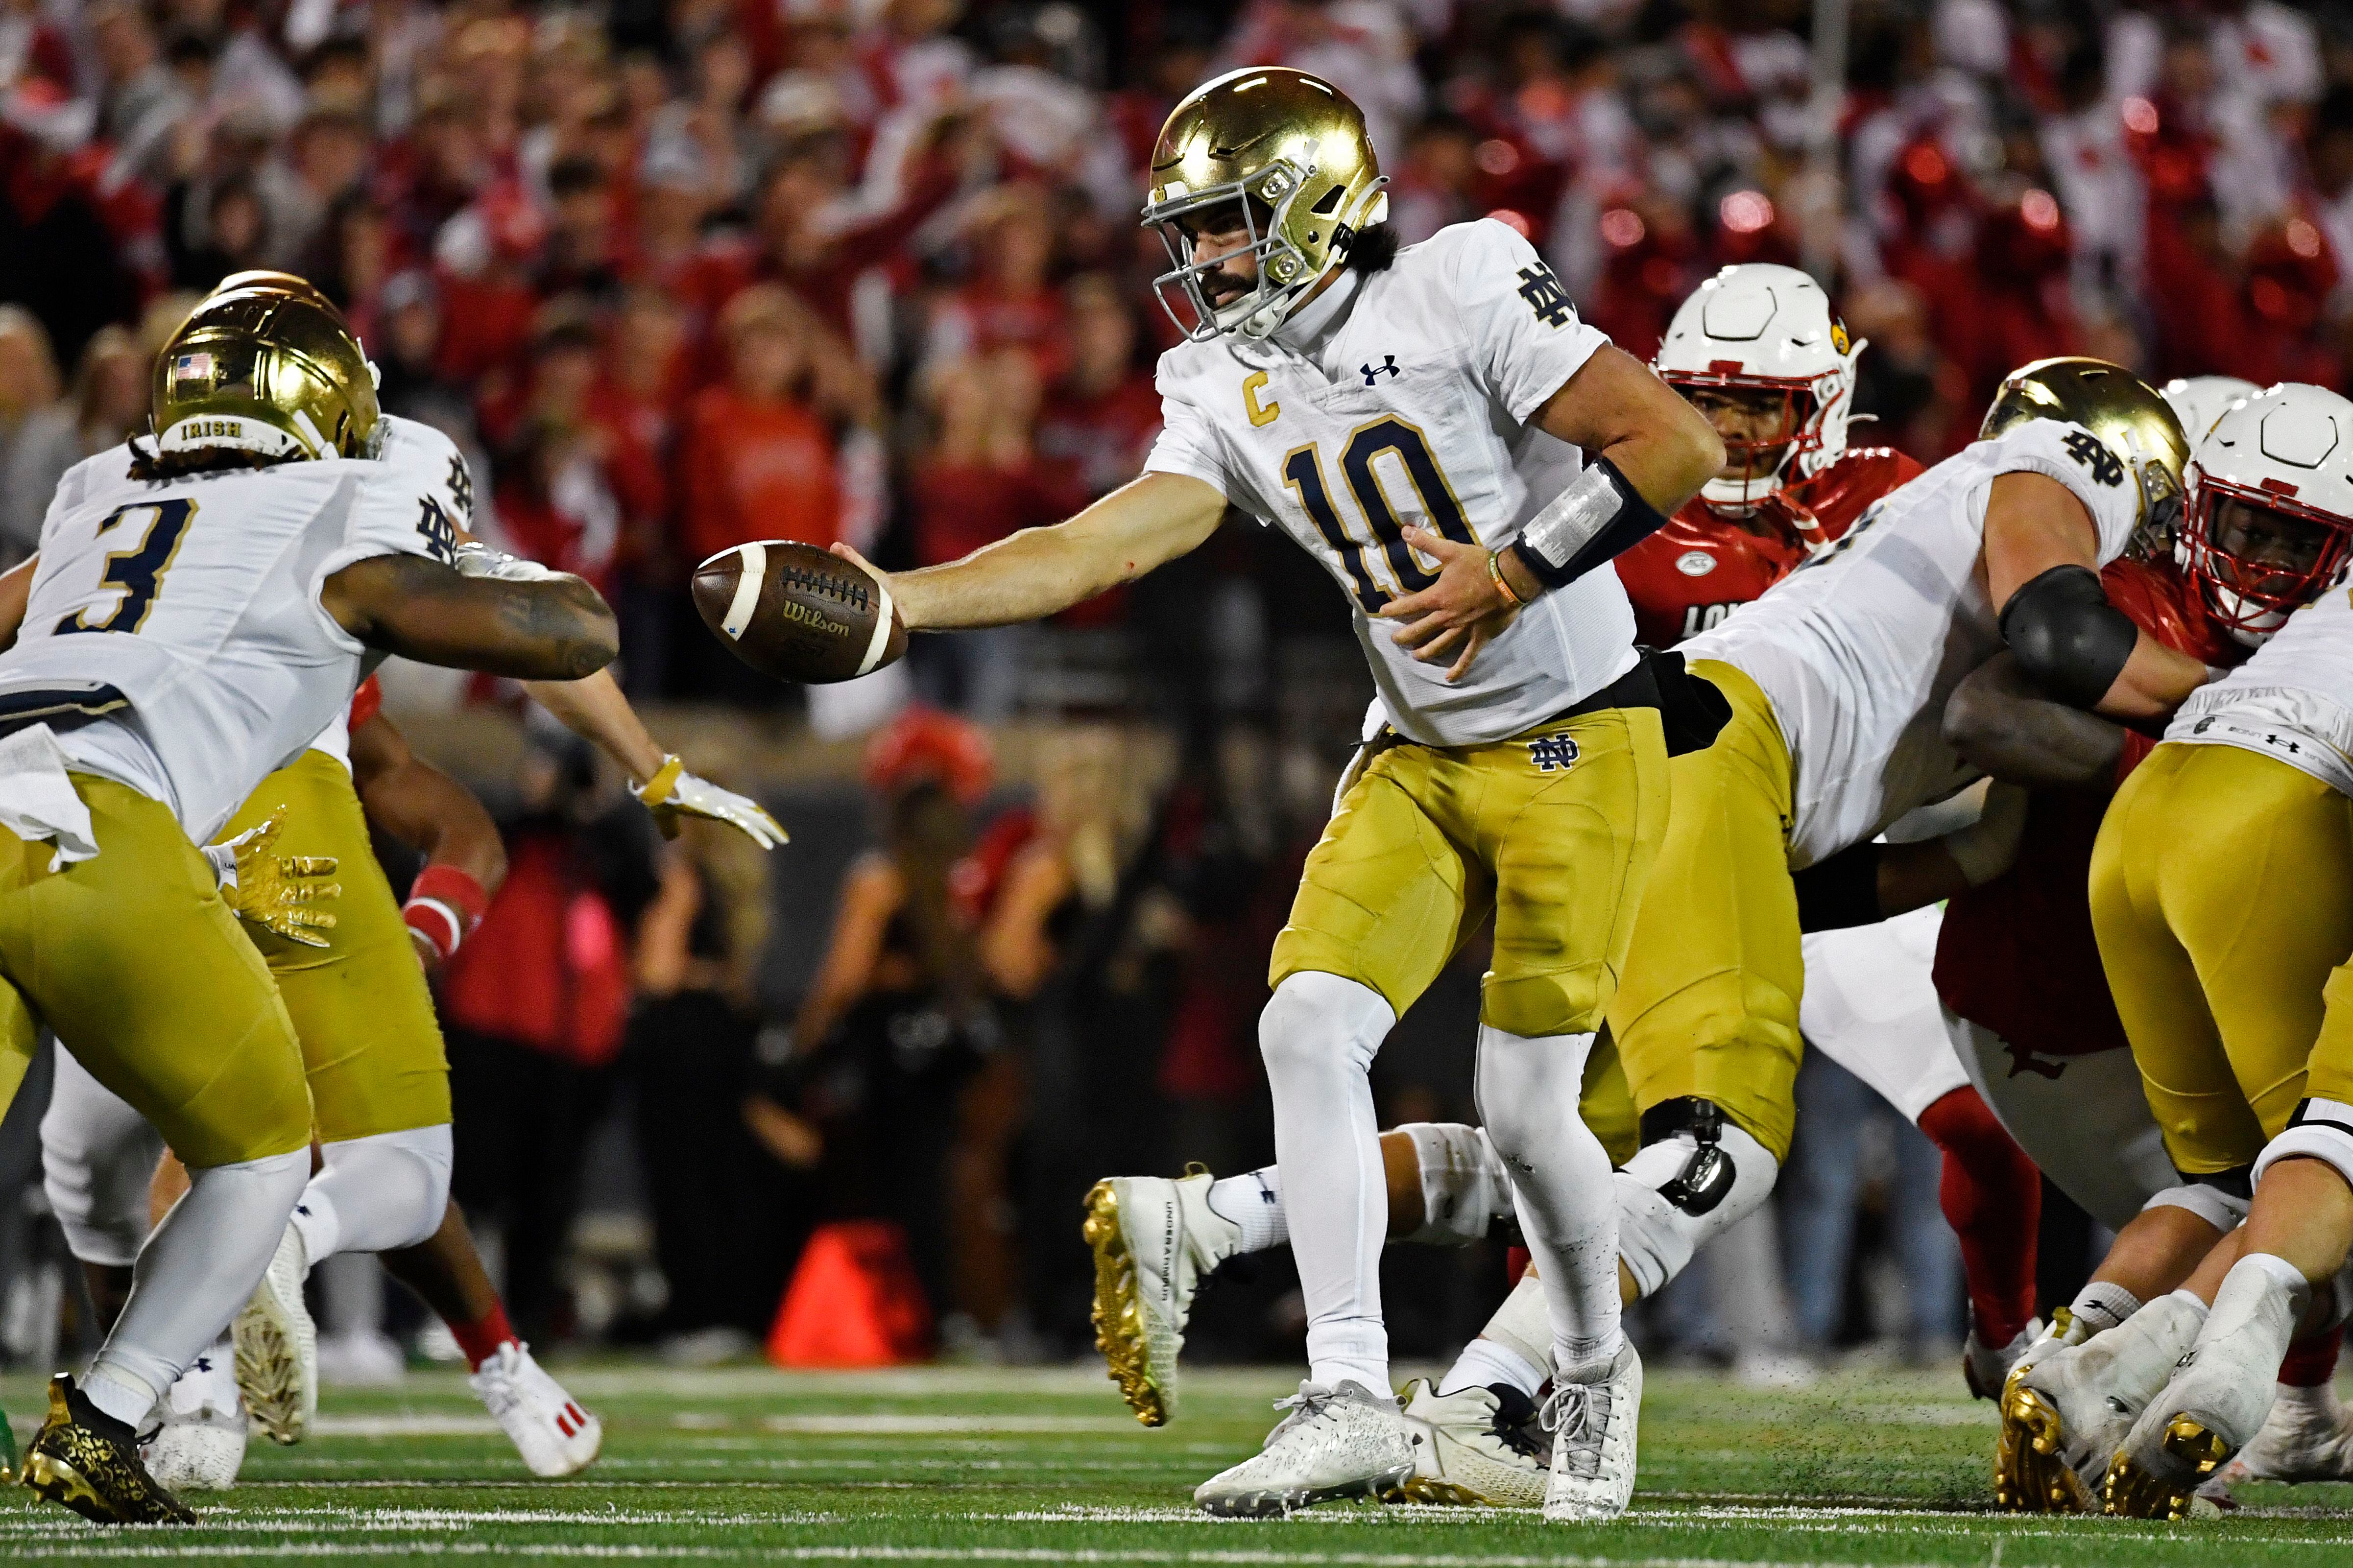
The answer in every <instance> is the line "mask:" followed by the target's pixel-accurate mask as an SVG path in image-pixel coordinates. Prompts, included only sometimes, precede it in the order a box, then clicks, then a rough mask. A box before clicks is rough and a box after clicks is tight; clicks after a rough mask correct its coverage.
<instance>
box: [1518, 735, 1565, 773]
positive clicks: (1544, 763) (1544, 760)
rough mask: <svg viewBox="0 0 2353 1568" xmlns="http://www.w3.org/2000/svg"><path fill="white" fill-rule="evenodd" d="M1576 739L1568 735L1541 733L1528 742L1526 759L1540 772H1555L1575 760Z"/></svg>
mask: <svg viewBox="0 0 2353 1568" xmlns="http://www.w3.org/2000/svg"><path fill="white" fill-rule="evenodd" d="M1528 761H1530V762H1532V763H1535V765H1536V772H1538V773H1558V772H1560V770H1561V769H1563V768H1565V767H1567V766H1568V765H1569V764H1570V763H1574V762H1575V761H1577V741H1576V738H1575V737H1574V736H1569V735H1542V736H1539V737H1537V738H1536V739H1535V740H1533V741H1530V742H1528Z"/></svg>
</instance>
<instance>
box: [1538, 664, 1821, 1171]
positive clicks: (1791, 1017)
mask: <svg viewBox="0 0 2353 1568" xmlns="http://www.w3.org/2000/svg"><path fill="white" fill-rule="evenodd" d="M1691 668H1692V673H1693V674H1694V675H1697V676H1702V677H1704V678H1705V679H1708V680H1710V681H1713V682H1714V683H1715V686H1716V687H1717V689H1720V690H1721V691H1723V693H1724V695H1725V700H1727V701H1728V702H1730V704H1731V705H1732V717H1731V719H1730V721H1728V722H1726V723H1725V727H1724V729H1723V730H1722V731H1720V732H1719V733H1718V734H1717V735H1716V737H1715V744H1714V745H1711V746H1709V747H1707V748H1706V749H1705V750H1704V751H1698V752H1685V753H1683V755H1682V756H1679V757H1677V758H1675V759H1674V761H1673V762H1672V763H1671V764H1669V766H1670V771H1671V773H1672V778H1673V786H1672V787H1673V801H1674V805H1673V809H1672V811H1671V812H1670V813H1669V814H1668V817H1667V831H1666V837H1665V838H1664V840H1663V841H1662V843H1661V845H1660V847H1659V858H1658V860H1657V862H1656V863H1655V864H1654V865H1652V867H1651V879H1650V882H1649V885H1648V887H1647V889H1645V891H1644V892H1643V895H1642V908H1641V914H1640V915H1639V916H1638V917H1637V918H1636V920H1635V922H1634V942H1633V947H1632V951H1631V952H1630V953H1629V955H1628V957H1627V968H1626V976H1625V980H1624V983H1623V984H1620V986H1619V988H1618V995H1617V999H1616V1000H1615V1001H1613V1002H1612V1003H1610V1005H1609V1035H1610V1037H1611V1039H1612V1040H1613V1041H1614V1043H1615V1045H1616V1048H1617V1055H1618V1058H1619V1061H1620V1064H1621V1065H1622V1067H1623V1069H1624V1082H1625V1084H1626V1087H1627V1089H1628V1090H1629V1091H1630V1093H1631V1096H1632V1100H1633V1106H1632V1111H1633V1113H1636V1114H1639V1113H1640V1112H1641V1111H1646V1110H1651V1108H1652V1107H1654V1106H1657V1105H1661V1104H1663V1103H1665V1102H1666V1101H1668V1100H1679V1099H1683V1098H1685V1097H1697V1098H1700V1099H1704V1100H1714V1101H1715V1103H1716V1104H1717V1105H1718V1106H1719V1107H1721V1108H1722V1109H1723V1110H1724V1113H1725V1115H1726V1116H1727V1117H1729V1118H1731V1119H1732V1121H1736V1122H1737V1123H1738V1124H1739V1125H1740V1127H1741V1128H1742V1129H1743V1130H1744V1131H1746V1132H1748V1133H1749V1134H1750V1135H1751V1136H1752V1137H1754V1138H1755V1139H1756V1140H1757V1142H1759V1143H1762V1144H1764V1145H1765V1147H1766V1148H1767V1149H1769V1150H1770V1151H1772V1153H1773V1157H1774V1158H1775V1159H1777V1160H1783V1159H1787V1158H1788V1153H1789V1139H1790V1136H1791V1134H1792V1132H1793V1131H1795V1127H1796V1121H1797V1117H1796V1111H1795V1110H1794V1109H1793V1104H1794V1102H1793V1100H1792V1095H1793V1092H1794V1089H1795V1087H1796V1084H1797V1078H1798V1064H1799V1059H1800V1056H1801V1054H1802V1051H1803V1045H1802V1042H1801V1040H1800V1038H1799V1034H1798V999H1799V995H1800V994H1802V993H1803V991H1804V988H1805V975H1806V966H1805V959H1804V957H1803V955H1802V953H1801V952H1800V950H1799V929H1798V894H1797V889H1796V887H1795V885H1794V884H1793V883H1792V882H1791V881H1790V879H1789V858H1788V823H1789V815H1790V795H1791V779H1790V764H1789V750H1788V745H1787V744H1786V743H1785V742H1783V741H1782V738H1781V725H1780V721H1778V720H1777V719H1776V718H1775V717H1774V715H1773V706H1772V704H1771V702H1769V701H1768V700H1767V699H1766V696H1765V693H1764V692H1763V691H1761V690H1759V689H1757V683H1756V682H1755V681H1753V680H1751V679H1749V678H1748V677H1747V676H1746V675H1745V674H1743V673H1742V672H1741V671H1740V670H1738V669H1736V668H1734V667H1732V666H1731V665H1728V664H1721V663H1718V662H1716V661H1715V660H1713V659H1700V660H1696V661H1694V663H1693V665H1692V667H1691ZM1586 1085H1587V1087H1586V1106H1585V1120H1586V1123H1587V1125H1588V1126H1595V1127H1599V1126H1612V1125H1619V1124H1622V1123H1624V1122H1626V1121H1628V1119H1629V1112H1628V1110H1627V1109H1626V1108H1625V1107H1624V1106H1622V1105H1620V1106H1614V1107H1613V1106H1611V1105H1609V1104H1607V1103H1605V1101H1606V1100H1607V1098H1608V1096H1609V1094H1610V1093H1611V1092H1612V1080H1611V1075H1610V1074H1609V1072H1608V1070H1607V1068H1606V1067H1599V1068H1595V1069H1590V1070H1588V1073H1587V1076H1586Z"/></svg>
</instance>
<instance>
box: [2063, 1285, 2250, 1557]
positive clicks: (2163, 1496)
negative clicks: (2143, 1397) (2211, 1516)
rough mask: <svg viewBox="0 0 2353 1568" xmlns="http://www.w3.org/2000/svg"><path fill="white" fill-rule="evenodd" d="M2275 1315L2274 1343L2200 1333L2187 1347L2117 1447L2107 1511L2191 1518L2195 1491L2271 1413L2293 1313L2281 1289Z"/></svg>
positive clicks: (2105, 1490) (2105, 1491)
mask: <svg viewBox="0 0 2353 1568" xmlns="http://www.w3.org/2000/svg"><path fill="white" fill-rule="evenodd" d="M2229 1285H2230V1281H2229V1280H2225V1281H2224V1286H2225V1289H2228V1288H2229ZM2275 1312H2276V1316H2277V1318H2278V1319H2279V1320H2281V1321H2278V1323H2277V1337H2276V1338H2274V1337H2272V1336H2269V1335H2265V1334H2263V1333H2260V1332H2230V1331H2224V1332H2221V1333H2214V1334H2204V1335H2200V1338H2199V1340H2198V1342H2197V1343H2195V1344H2193V1345H2191V1346H2190V1347H2189V1352H2188V1353H2186V1354H2185V1355H2183V1356H2182V1358H2181V1360H2180V1361H2179V1363H2177V1364H2176V1366H2175V1367H2174V1369H2173V1376H2172V1377H2171V1378H2170V1379H2169V1380H2168V1382H2167V1384H2166V1385H2165V1387H2164V1388H2163V1389H2161V1390H2159V1391H2158V1393H2157V1394H2155V1395H2153V1396H2152V1397H2151V1398H2150V1400H2149V1402H2148V1405H2147V1408H2145V1409H2144V1410H2142V1411H2141V1413H2140V1417H2139V1419H2138V1420H2137V1421H2135V1422H2134V1423H2133V1426H2132V1430H2131V1432H2130V1433H2129V1434H2128V1435H2127V1436H2126V1438H2125V1440H2124V1442H2123V1443H2122V1444H2120V1445H2119V1446H2118V1447H2117V1449H2116V1456H2115V1458H2114V1459H2113V1460H2112V1462H2111V1463H2110V1464H2109V1466H2108V1471H2107V1477H2106V1479H2105V1483H2104V1484H2103V1487H2102V1489H2101V1502H2102V1504H2103V1506H2104V1508H2105V1511H2107V1512H2109V1513H2113V1514H2121V1515H2123V1516H2125V1517H2126V1518H2127V1519H2188V1518H2190V1517H2191V1513H2192V1509H2193V1507H2194V1506H2195V1505H2196V1501H2197V1499H2196V1497H2195V1494H2196V1493H2197V1491H2198V1489H2200V1487H2203V1486H2205V1485H2206V1484H2207V1483H2208V1482H2209V1481H2211V1480H2212V1479H2214V1478H2215V1477H2216V1475H2217V1473H2218V1472H2219V1471H2221V1468H2222V1467H2223V1466H2224V1465H2227V1464H2229V1463H2230V1462H2231V1459H2232V1457H2233V1456H2235V1455H2236V1454H2237V1453H2238V1452H2239V1450H2240V1449H2242V1448H2243V1447H2246V1446H2247V1445H2248V1444H2249V1443H2250V1442H2252V1441H2253V1440H2254V1437H2255V1436H2256V1434H2257V1433H2259V1432H2261V1431H2262V1430H2263V1423H2264V1420H2265V1418H2266V1417H2268V1416H2269V1415H2271V1409H2272V1400H2273V1396H2274V1394H2275V1393H2276V1392H2277V1386H2278V1385H2277V1384H2275V1383H2274V1381H2273V1375H2272V1374H2273V1373H2274V1372H2276V1371H2277V1370H2278V1367H2279V1347H2280V1345H2281V1343H2282V1342H2284V1340H2285V1339H2286V1337H2287V1332H2288V1330H2289V1327H2290V1326H2291V1322H2292V1320H2293V1318H2294V1316H2295V1309H2294V1308H2293V1307H2291V1306H2290V1305H2289V1304H2288V1301H2287V1298H2286V1295H2285V1293H2284V1292H2281V1293H2280V1294H2279V1296H2278V1298H2277V1304H2276V1308H2275ZM2126 1326H2127V1327H2129V1326H2130V1325H2129V1324H2127V1325H2126Z"/></svg>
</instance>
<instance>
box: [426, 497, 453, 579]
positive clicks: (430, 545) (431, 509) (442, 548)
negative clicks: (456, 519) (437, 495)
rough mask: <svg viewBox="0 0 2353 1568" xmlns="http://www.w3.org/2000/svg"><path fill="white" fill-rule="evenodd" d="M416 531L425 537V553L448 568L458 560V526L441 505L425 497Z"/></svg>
mask: <svg viewBox="0 0 2353 1568" xmlns="http://www.w3.org/2000/svg"><path fill="white" fill-rule="evenodd" d="M417 532H419V533H421V534H423V535H424V536H425V552H426V553H427V554H428V555H430V556H432V557H433V559H434V560H436V561H438V562H439V563H441V564H442V565H444V566H448V565H450V564H452V563H455V562H456V561H457V559H458V525H457V524H455V523H453V522H451V521H449V514H448V512H446V511H443V510H441V503H440V502H439V501H438V500H434V499H433V498H432V497H431V496H427V497H426V498H425V502H424V510H423V514H422V515H421V516H419V517H418V518H417Z"/></svg>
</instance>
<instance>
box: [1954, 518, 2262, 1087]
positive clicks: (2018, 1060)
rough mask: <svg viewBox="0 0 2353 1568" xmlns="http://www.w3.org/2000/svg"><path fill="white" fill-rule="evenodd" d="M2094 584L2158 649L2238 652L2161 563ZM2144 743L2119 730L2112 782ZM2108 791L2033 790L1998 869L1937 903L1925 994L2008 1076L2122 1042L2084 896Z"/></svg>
mask: <svg viewBox="0 0 2353 1568" xmlns="http://www.w3.org/2000/svg"><path fill="white" fill-rule="evenodd" d="M2100 583H2101V585H2102V586H2103V587H2105V588H2106V589H2107V591H2108V602H2109V603H2110V604H2112V605H2116V608H2118V609H2120V610H2122V611H2123V612H2124V613H2125V614H2126V615H2127V616H2131V617H2132V618H2133V621H2134V622H2135V624H2137V626H2140V628H2141V629H2142V630H2144V631H2146V632H2147V633H2148V634H2149V635H2150V636H2151V637H2155V638H2157V639H2158V641H2159V642H2161V643H2163V644H2165V645H2166V646H2167V647H2170V648H2173V649H2175V650H2176V651H2178V652H2180V653H2186V654H2188V655H2189V656H2190V657H2191V658H2197V659H2202V660H2204V661H2205V662H2206V663H2208V664H2235V663H2237V662H2238V661H2239V660H2241V659H2242V658H2245V657H2246V650H2245V649H2244V648H2242V647H2239V646H2238V645H2237V644H2236V643H2234V642H2232V640H2231V639H2230V637H2229V636H2228V635H2227V634H2225V633H2224V632H2223V631H2222V629H2221V627H2219V626H2215V625H2214V623H2213V622H2212V621H2211V619H2210V618H2208V616H2207V614H2206V608H2205V603H2204V601H2203V600H2202V599H2200V597H2199V594H2198V589H2197V585H2196V584H2194V583H2192V582H2190V581H2189V578H2187V577H2185V576H2184V575H2183V574H2181V572H2180V570H2179V568H2178V567H2176V566H2174V565H2173V564H2172V563H2170V562H2163V563H2160V562H2147V561H2117V562H2114V563H2111V564H2110V565H2109V566H2108V568H2107V569H2106V570H2105V572H2103V573H2101V574H2100ZM2156 744H2157V743H2156V742H2154V741H2152V740H2150V739H2148V738H2147V737H2146V736H2143V735H2140V734H2137V733H2136V734H2130V735H2127V736H2126V741H2125V752H2124V755H2123V757H2122V758H2120V759H2119V760H2118V762H2117V764H2116V783H2117V784H2122V783H2123V782H2124V777H2125V775H2126V774H2127V773H2131V772H2132V770H2133V769H2134V768H2135V767H2137V766H2138V765H2139V763H2140V761H2141V759H2142V758H2143V757H2146V756H2147V755H2148V753H2149V752H2151V751H2152V750H2154V749H2155V747H2156ZM2114 793H2115V792H2114V790H2113V788H2110V789H2105V790H2043V791H2038V792H2037V793H2036V794H2035V795H2033V796H2031V798H2030V799H2029V801H2028V803H2027V808H2026V827H2025V830H2024V832H2023V834H2022V835H2021V837H2020V839H2019V844H2018V858H2017V860H2016V861H2015V862H2013V863H2012V865H2011V867H2010V869H2009V870H2008V871H2005V872H2003V873H2002V874H2001V875H2000V876H1999V877H1996V878H1995V879H1993V880H1992V881H1990V882H1988V883H1987V884H1986V885H1985V886H1983V887H1981V888H1972V889H1969V890H1968V892H1966V893H1963V894H1961V895H1960V896H1959V897H1958V898H1956V899H1954V900H1951V901H1950V902H1949V903H1947V905H1946V906H1945V925H1944V930H1943V931H1941V932H1940V933H1939V934H1938V936H1937V939H1936V993H1937V994H1938V995H1940V996H1942V997H1943V998H1944V1001H1945V1005H1946V1006H1947V1007H1950V1008H1951V1009H1952V1010H1953V1011H1954V1012H1956V1013H1957V1014H1959V1015H1960V1016H1962V1017H1964V1018H1967V1019H1968V1020H1969V1021H1970V1022H1971V1023H1974V1024H1978V1025H1981V1026H1984V1027H1986V1028H1989V1029H1991V1030H1992V1031H1993V1032H1994V1033H1995V1034H1997V1035H1999V1036H2000V1037H2002V1039H2003V1040H2005V1041H2007V1042H2008V1043H2009V1046H2010V1057H2011V1063H2010V1073H2011V1076H2013V1077H2015V1076H2016V1075H2017V1074H2019V1073H2021V1072H2039V1073H2042V1075H2043V1076H2044V1077H2046V1078H2056V1077H2058V1076H2059V1071H2060V1063H2059V1062H2058V1061H2057V1060H2054V1059H2052V1058H2066V1057H2084V1056H2090V1055H2092V1054H2093V1053H2094V1052H2097V1051H2115V1050H2123V1049H2125V1048H2126V1045H2127V1042H2126V1039H2125V1027H2124V1024H2123V1023H2122V1021H2121V1020H2119V1019H2118V1018H2117V1016H2116V1001H2115V999H2114V998H2113V997H2111V996H2110V995H2109V994H2108V983H2107V975H2106V974H2105V972H2104V971H2103V970H2102V969H2101V968H2100V949H2099V944H2098V942H2096V941H2094V938H2093V935H2092V909H2091V904H2090V901H2089V900H2088V898H2087V897H2086V894H2085V889H2086V888H2087V887H2088V886H2089V885H2090V881H2091V872H2092V841H2093V840H2094V838H2096V837H2099V832H2100V818H2101V817H2103V816H2105V815H2106V813H2107V809H2108V800H2109V797H2110V796H2111V795H2113V794H2114Z"/></svg>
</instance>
